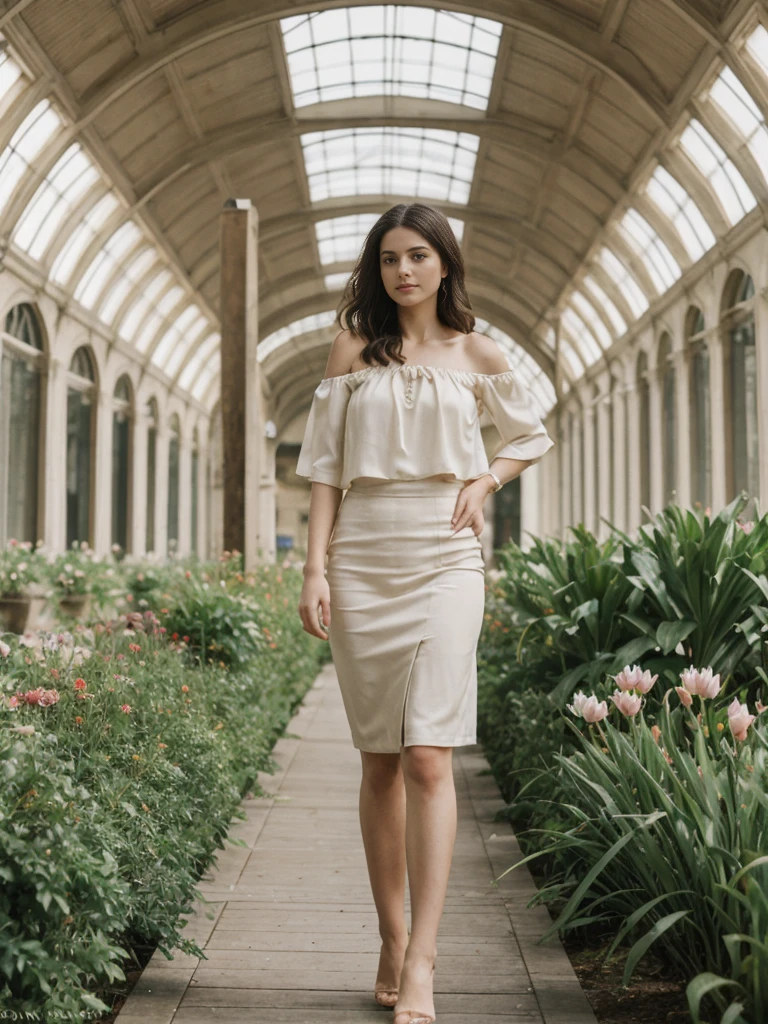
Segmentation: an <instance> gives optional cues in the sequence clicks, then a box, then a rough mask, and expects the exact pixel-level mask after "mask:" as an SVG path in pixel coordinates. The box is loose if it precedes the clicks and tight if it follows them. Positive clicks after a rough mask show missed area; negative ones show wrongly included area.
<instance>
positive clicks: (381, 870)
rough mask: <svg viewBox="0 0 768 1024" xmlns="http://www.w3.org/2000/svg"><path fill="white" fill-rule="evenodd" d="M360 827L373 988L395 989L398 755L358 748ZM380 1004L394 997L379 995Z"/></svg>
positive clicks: (399, 878) (401, 932) (400, 808)
mask: <svg viewBox="0 0 768 1024" xmlns="http://www.w3.org/2000/svg"><path fill="white" fill-rule="evenodd" d="M360 754H361V756H362V761H363V779H362V783H361V785H360V829H361V832H362V835H363V845H364V846H365V857H366V862H367V864H368V875H369V877H370V880H371V891H372V892H373V900H374V903H375V904H376V910H377V912H378V915H379V934H380V935H381V940H382V946H381V955H380V958H379V970H378V974H377V977H376V983H377V985H380V986H381V987H386V988H392V989H396V988H397V987H398V985H399V983H400V971H401V970H402V966H403V957H404V956H405V949H406V946H407V945H408V926H407V922H406V920H405V784H404V780H403V771H402V766H401V763H400V754H374V753H371V752H369V751H366V750H361V751H360ZM379 1001H380V1002H381V1003H382V1004H383V1005H385V1006H394V1005H395V999H394V997H386V996H381V997H380V1000H379Z"/></svg>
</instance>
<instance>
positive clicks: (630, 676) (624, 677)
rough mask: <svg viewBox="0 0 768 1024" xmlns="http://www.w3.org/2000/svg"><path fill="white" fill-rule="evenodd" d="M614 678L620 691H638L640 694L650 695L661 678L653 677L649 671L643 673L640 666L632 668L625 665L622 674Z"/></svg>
mask: <svg viewBox="0 0 768 1024" xmlns="http://www.w3.org/2000/svg"><path fill="white" fill-rule="evenodd" d="M613 678H614V679H615V680H616V685H617V686H618V688H619V689H620V690H638V691H639V692H640V693H648V691H649V690H650V689H651V687H652V686H653V684H654V683H655V682H656V680H657V679H658V678H659V677H658V675H655V676H652V675H651V673H650V672H649V671H648V670H647V669H646V671H645V672H643V670H642V669H641V668H640V666H639V665H633V666H632V668H630V667H629V665H625V666H624V668H623V669H622V670H621V672H619V674H618V675H617V676H614V677H613Z"/></svg>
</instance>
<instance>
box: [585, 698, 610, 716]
mask: <svg viewBox="0 0 768 1024" xmlns="http://www.w3.org/2000/svg"><path fill="white" fill-rule="evenodd" d="M607 715H608V705H607V704H606V702H605V701H604V700H601V701H600V702H599V703H598V700H597V697H596V696H595V695H594V693H593V694H591V696H590V697H589V698H588V700H587V701H585V703H584V707H583V708H582V709H581V717H582V718H583V719H584V721H585V722H602V720H603V719H604V718H606V717H607Z"/></svg>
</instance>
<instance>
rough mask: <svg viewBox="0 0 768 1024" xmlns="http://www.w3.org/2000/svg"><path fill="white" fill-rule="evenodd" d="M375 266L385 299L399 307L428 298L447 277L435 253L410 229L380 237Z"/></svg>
mask: <svg viewBox="0 0 768 1024" xmlns="http://www.w3.org/2000/svg"><path fill="white" fill-rule="evenodd" d="M379 262H380V265H381V280H382V281H383V282H384V287H385V289H386V291H387V295H389V297H390V298H391V299H394V300H395V302H397V303H398V305H400V306H416V305H418V304H419V303H421V302H424V300H425V299H428V298H430V296H432V295H434V294H435V293H436V292H437V289H438V288H439V287H440V284H441V281H442V279H443V277H444V276H445V274H446V273H447V268H446V267H445V265H444V264H443V262H442V260H441V259H440V256H439V255H438V253H437V251H436V250H435V249H433V248H432V246H431V245H430V244H429V242H428V241H427V240H426V238H424V237H423V236H422V235H420V234H419V233H418V231H414V230H413V228H405V227H399V228H392V229H391V230H390V231H387V232H386V233H385V234H384V235H382V238H381V243H380V245H379ZM406 285H409V286H410V287H404V286H406Z"/></svg>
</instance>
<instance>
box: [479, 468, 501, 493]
mask: <svg viewBox="0 0 768 1024" xmlns="http://www.w3.org/2000/svg"><path fill="white" fill-rule="evenodd" d="M483 476H492V477H493V479H494V480H495V481H496V486H495V487H494V488H493V493H494V494H495V493H496V492H497V491H500V490H501V488H502V487H503V486H504V485H503V484H502V482H501V480H499V478H498V477H497V476H496V474H495V473H492V472H491V471H490V469H489V470H487V471H486V472H485V473H484V474H483Z"/></svg>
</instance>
